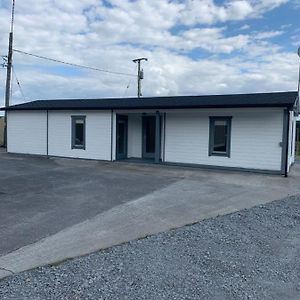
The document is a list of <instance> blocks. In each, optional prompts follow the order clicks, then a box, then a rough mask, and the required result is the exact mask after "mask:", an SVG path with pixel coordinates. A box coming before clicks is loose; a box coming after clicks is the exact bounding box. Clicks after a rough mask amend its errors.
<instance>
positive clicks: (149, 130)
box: [142, 116, 156, 159]
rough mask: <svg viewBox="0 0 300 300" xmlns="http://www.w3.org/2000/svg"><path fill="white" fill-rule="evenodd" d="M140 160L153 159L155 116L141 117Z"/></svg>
mask: <svg viewBox="0 0 300 300" xmlns="http://www.w3.org/2000/svg"><path fill="white" fill-rule="evenodd" d="M142 123H143V124H142V158H151V159H154V157H155V129H156V128H155V127H156V124H155V116H143V119H142Z"/></svg>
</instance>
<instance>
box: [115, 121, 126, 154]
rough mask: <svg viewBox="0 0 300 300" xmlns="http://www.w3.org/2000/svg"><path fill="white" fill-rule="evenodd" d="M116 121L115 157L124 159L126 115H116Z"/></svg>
mask: <svg viewBox="0 0 300 300" xmlns="http://www.w3.org/2000/svg"><path fill="white" fill-rule="evenodd" d="M116 123H117V128H116V129H117V130H116V131H117V132H116V136H117V142H116V159H125V158H127V140H128V117H127V116H124V115H117V122H116Z"/></svg>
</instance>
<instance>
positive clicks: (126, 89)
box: [123, 66, 137, 97]
mask: <svg viewBox="0 0 300 300" xmlns="http://www.w3.org/2000/svg"><path fill="white" fill-rule="evenodd" d="M136 70H137V66H135V67H134V71H136ZM132 80H133V78H130V79H129V81H128V84H127V85H126V88H125V91H124V94H123V97H125V96H126V95H127V91H128V89H129V87H130V85H131V82H132Z"/></svg>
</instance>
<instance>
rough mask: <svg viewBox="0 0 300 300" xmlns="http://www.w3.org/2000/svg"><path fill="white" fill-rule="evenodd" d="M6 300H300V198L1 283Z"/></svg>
mask: <svg viewBox="0 0 300 300" xmlns="http://www.w3.org/2000/svg"><path fill="white" fill-rule="evenodd" d="M0 298H1V299H14V300H16V299H32V300H34V299H114V300H117V299H139V300H142V299H280V300H282V299H300V196H293V197H289V198H287V199H283V200H280V201H275V202H273V203H270V204H267V205H261V206H257V207H254V208H251V209H247V210H243V211H240V212H236V213H233V214H230V215H226V216H220V217H217V218H213V219H209V220H205V221H202V222H200V223H197V224H194V225H190V226H185V227H182V228H179V229H174V230H171V231H169V232H167V233H161V234H157V235H154V236H151V237H147V238H144V239H140V240H136V241H132V242H129V243H126V244H123V245H120V246H116V247H112V248H110V249H106V250H102V251H99V252H97V253H93V254H90V255H87V256H84V257H80V258H76V259H73V260H70V261H66V262H63V263H61V264H58V265H56V266H47V267H41V268H37V269H35V270H32V271H27V272H24V273H21V274H18V275H15V276H12V277H8V278H5V279H3V280H2V281H0Z"/></svg>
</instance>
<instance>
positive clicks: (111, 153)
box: [110, 109, 114, 161]
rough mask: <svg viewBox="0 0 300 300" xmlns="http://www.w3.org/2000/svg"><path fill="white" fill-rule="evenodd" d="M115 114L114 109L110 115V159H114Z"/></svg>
mask: <svg viewBox="0 0 300 300" xmlns="http://www.w3.org/2000/svg"><path fill="white" fill-rule="evenodd" d="M113 116H114V110H113V109H112V110H111V115H110V161H113Z"/></svg>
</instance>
